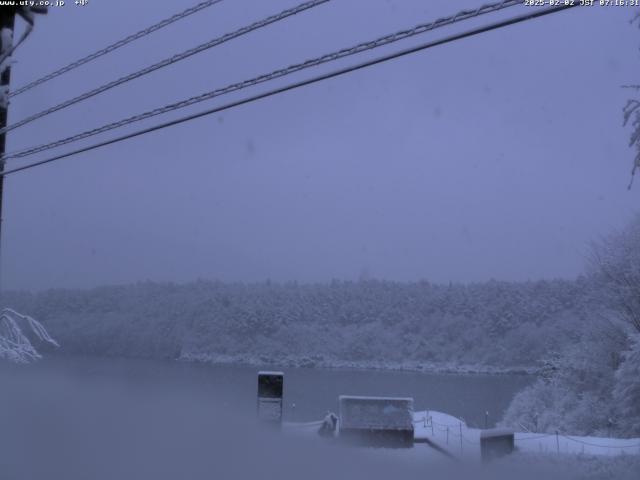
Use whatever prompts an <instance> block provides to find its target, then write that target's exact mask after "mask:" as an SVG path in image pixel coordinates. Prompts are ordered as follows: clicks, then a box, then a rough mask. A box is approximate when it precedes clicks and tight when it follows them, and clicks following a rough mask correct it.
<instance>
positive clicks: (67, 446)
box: [0, 357, 533, 479]
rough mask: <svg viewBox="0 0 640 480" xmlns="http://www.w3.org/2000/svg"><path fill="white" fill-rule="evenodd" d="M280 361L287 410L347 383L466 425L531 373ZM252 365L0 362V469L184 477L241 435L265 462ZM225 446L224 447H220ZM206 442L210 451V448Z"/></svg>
mask: <svg viewBox="0 0 640 480" xmlns="http://www.w3.org/2000/svg"><path fill="white" fill-rule="evenodd" d="M269 368H273V366H270V367H269ZM282 370H283V371H284V373H285V419H287V420H295V421H311V420H318V419H321V418H322V417H323V416H324V415H325V414H326V412H327V411H328V410H333V411H335V410H336V409H337V398H338V395H340V394H351V395H375V396H387V395H388V396H412V397H413V398H414V400H415V408H416V410H422V409H424V410H427V409H431V410H439V411H443V412H446V413H449V414H451V415H455V416H458V417H462V418H464V419H465V420H466V421H467V423H469V424H470V425H483V424H484V421H485V412H486V411H488V412H489V420H490V423H491V424H493V422H494V421H496V420H497V419H499V418H500V416H501V415H502V413H503V412H504V410H505V408H506V407H507V405H508V404H509V402H510V400H511V399H512V397H513V396H514V394H515V393H516V392H517V391H518V390H520V389H521V388H523V387H524V386H526V385H527V384H529V383H530V382H531V381H532V380H533V379H532V378H531V377H526V376H509V375H499V376H498V375H497V376H487V375H435V374H425V373H405V372H383V371H363V370H314V369H287V368H284V369H282ZM257 371H258V368H254V367H246V366H212V365H206V364H195V363H182V362H173V361H152V360H132V359H109V358H84V357H50V358H45V359H43V360H42V361H41V362H38V363H36V364H32V365H18V366H15V365H10V364H7V363H2V364H0V388H1V389H2V395H1V397H0V406H1V407H2V408H0V470H1V471H3V472H5V473H7V474H9V473H11V475H9V476H7V477H3V478H11V479H14V478H16V479H18V478H65V479H68V478H133V477H132V475H133V472H136V474H137V475H138V476H139V477H140V478H154V479H155V478H187V477H186V476H185V475H186V473H185V472H188V471H189V469H190V468H191V469H193V470H192V472H191V474H192V475H193V476H198V478H200V477H199V475H200V474H202V472H207V473H208V474H210V473H211V469H214V470H215V469H216V468H222V467H221V465H223V464H224V462H225V461H226V462H229V465H226V466H225V467H224V468H228V469H233V468H236V465H237V463H238V462H240V463H242V461H241V460H238V459H237V457H240V456H243V455H244V454H243V453H241V452H245V451H247V449H250V448H251V447H250V446H247V442H254V443H255V445H254V447H253V452H254V453H253V454H252V455H254V456H255V455H258V454H262V455H265V458H264V459H263V460H262V461H263V462H265V464H268V462H269V461H270V460H269V459H270V458H272V457H273V456H276V457H277V455H279V454H278V453H273V455H270V454H267V453H266V450H265V448H264V447H263V445H264V443H260V442H258V440H255V438H258V437H257V436H256V435H249V434H247V433H246V432H249V431H251V429H253V428H254V427H253V425H254V424H255V411H256V390H257V376H256V373H257ZM294 404H295V406H294ZM269 442H271V441H269ZM269 442H267V444H269ZM271 443H273V442H271ZM239 445H242V448H239V447H238V446H239ZM234 446H235V447H234ZM270 446H271V447H272V446H273V445H271V444H270ZM274 448H275V447H274ZM292 448H294V447H292V446H291V445H289V446H287V447H286V450H285V451H286V452H287V456H288V458H289V459H290V460H291V459H292V458H293V459H294V460H295V459H296V458H297V457H296V456H294V457H291V456H289V455H288V452H290V451H291V449H292ZM295 448H297V447H295ZM225 449H229V451H228V452H227V453H220V452H225V451H226V450H225ZM214 451H215V452H218V454H219V455H217V456H212V452H214ZM320 451H321V450H318V449H317V448H315V447H314V450H313V452H314V455H319V454H318V452H320ZM300 455H302V456H304V453H301V454H300ZM334 455H335V453H331V456H334ZM300 458H302V457H300ZM313 458H314V459H315V458H316V457H313ZM231 459H235V460H233V461H232V460H231ZM320 460H322V459H319V461H320ZM309 461H312V460H309ZM305 465H306V463H305ZM154 468H155V469H156V470H153V469H154ZM274 468H275V467H274ZM300 468H306V467H303V466H301V467H300ZM345 468H347V467H345ZM354 468H355V466H354ZM172 469H175V471H173V470H172ZM225 471H227V470H225ZM52 472H55V474H54V473H52ZM170 474H171V475H170ZM101 475H103V477H102V476H101ZM172 475H173V476H172ZM191 478H193V477H191ZM211 478H215V477H211ZM238 478H241V476H240V477H238ZM292 478H293V477H292Z"/></svg>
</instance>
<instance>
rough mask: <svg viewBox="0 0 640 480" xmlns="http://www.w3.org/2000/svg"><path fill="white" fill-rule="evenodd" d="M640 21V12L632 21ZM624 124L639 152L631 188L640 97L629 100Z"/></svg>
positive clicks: (638, 87)
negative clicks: (628, 129) (627, 127)
mask: <svg viewBox="0 0 640 480" xmlns="http://www.w3.org/2000/svg"><path fill="white" fill-rule="evenodd" d="M633 22H636V23H638V26H639V27H640V14H638V15H636V16H635V18H634V19H633V21H632V23H633ZM626 88H630V89H632V90H635V91H636V92H640V85H626ZM623 115H624V125H625V126H627V125H631V137H630V138H629V146H630V147H635V149H636V151H637V154H636V156H635V158H634V160H633V168H632V170H631V182H630V183H629V188H631V185H632V184H633V177H634V175H635V174H636V171H637V170H638V169H640V98H632V99H629V100H628V101H627V104H626V105H625V107H624V109H623Z"/></svg>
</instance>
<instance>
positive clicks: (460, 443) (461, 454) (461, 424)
mask: <svg viewBox="0 0 640 480" xmlns="http://www.w3.org/2000/svg"><path fill="white" fill-rule="evenodd" d="M460 454H461V455H462V422H460Z"/></svg>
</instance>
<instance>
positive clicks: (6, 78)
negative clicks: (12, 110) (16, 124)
mask: <svg viewBox="0 0 640 480" xmlns="http://www.w3.org/2000/svg"><path fill="white" fill-rule="evenodd" d="M46 13H47V7H44V6H43V7H41V6H37V7H36V6H33V7H25V6H21V7H17V6H13V7H0V58H2V59H3V62H2V63H3V67H4V68H2V72H0V128H4V127H6V126H7V113H8V109H9V84H10V83H11V63H10V61H11V60H10V59H11V55H12V54H13V52H12V49H13V48H14V47H13V37H14V34H13V32H14V30H15V23H16V14H18V15H20V16H21V17H22V18H23V19H24V20H25V21H26V22H27V23H28V24H29V28H31V27H33V22H34V14H46ZM21 40H24V36H23V38H22V39H21ZM0 68H1V67H0ZM6 148H7V134H6V132H5V133H0V277H1V275H2V221H3V218H2V211H3V209H2V207H3V205H2V201H3V198H4V175H2V172H4V164H5V161H4V159H3V158H2V157H3V156H4V154H5V152H6ZM1 294H2V288H1V282H0V295H1Z"/></svg>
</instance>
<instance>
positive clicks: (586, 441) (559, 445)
mask: <svg viewBox="0 0 640 480" xmlns="http://www.w3.org/2000/svg"><path fill="white" fill-rule="evenodd" d="M414 422H415V423H414V429H415V437H416V438H426V439H429V440H430V441H432V442H434V443H436V444H437V445H438V446H440V447H442V448H443V449H445V450H447V451H448V452H450V453H451V454H452V455H455V456H463V457H476V458H480V432H481V431H482V430H480V429H477V428H469V427H468V426H467V425H466V424H465V423H464V421H462V420H460V419H458V418H456V417H452V416H451V415H447V414H446V413H441V412H435V411H429V410H427V411H421V412H414ZM515 446H516V449H517V450H518V451H520V452H527V453H555V454H558V453H559V454H585V455H623V454H627V455H640V438H631V439H629V438H604V437H579V436H575V435H564V434H562V433H558V434H557V435H556V434H545V433H529V432H516V433H515Z"/></svg>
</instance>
